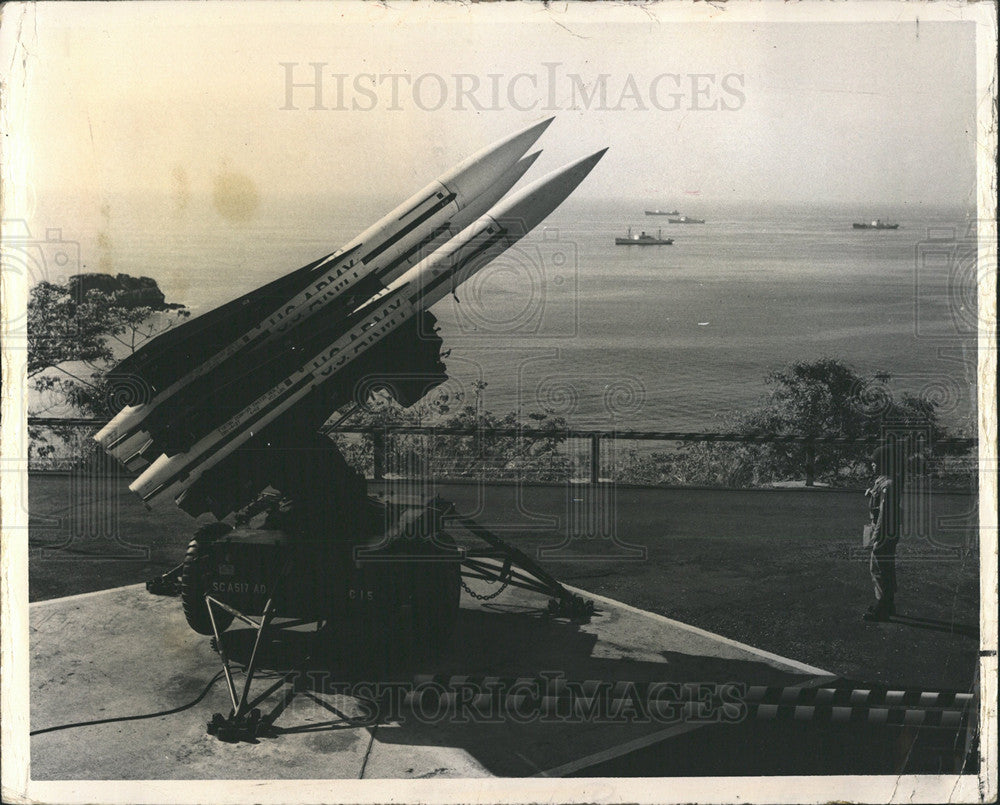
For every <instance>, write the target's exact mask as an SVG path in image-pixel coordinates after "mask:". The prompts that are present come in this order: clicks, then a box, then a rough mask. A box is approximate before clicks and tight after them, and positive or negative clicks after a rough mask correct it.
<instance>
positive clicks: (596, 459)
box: [590, 433, 601, 484]
mask: <svg viewBox="0 0 1000 805" xmlns="http://www.w3.org/2000/svg"><path fill="white" fill-rule="evenodd" d="M600 480H601V437H600V435H599V434H596V433H594V434H591V436H590V483H592V484H598V483H600Z"/></svg>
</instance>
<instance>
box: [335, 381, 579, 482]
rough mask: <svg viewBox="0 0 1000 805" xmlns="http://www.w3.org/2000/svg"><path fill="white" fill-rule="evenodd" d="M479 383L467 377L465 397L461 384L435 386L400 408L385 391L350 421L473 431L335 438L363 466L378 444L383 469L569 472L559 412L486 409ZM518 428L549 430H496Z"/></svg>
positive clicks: (541, 476)
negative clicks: (527, 433)
mask: <svg viewBox="0 0 1000 805" xmlns="http://www.w3.org/2000/svg"><path fill="white" fill-rule="evenodd" d="M486 386H487V384H486V383H485V382H483V381H477V382H475V383H473V384H472V396H471V398H470V397H468V396H467V395H466V393H465V392H462V391H460V392H449V391H447V390H446V389H439V390H437V391H436V392H433V393H432V394H431V395H429V396H428V397H427V398H425V399H424V400H421V401H420V402H418V403H417V404H416V405H413V406H411V407H410V408H402V407H401V406H400V405H399V404H398V403H396V402H395V401H394V400H392V399H391V398H387V397H383V398H379V399H376V400H374V401H373V402H372V403H371V404H370V405H368V406H365V407H364V408H363V409H361V410H360V411H359V413H358V415H357V416H356V417H355V418H353V419H352V421H351V424H350V426H351V427H357V428H367V427H372V428H383V427H392V426H405V425H423V426H433V427H438V428H468V429H475V430H476V431H477V433H476V435H474V436H445V435H435V436H430V435H423V434H412V435H411V434H395V435H392V434H385V436H384V437H383V438H379V439H378V441H377V442H373V441H372V440H370V439H366V440H363V441H359V440H356V439H355V440H352V439H349V438H347V437H344V436H339V437H338V438H337V442H338V445H339V446H340V448H341V450H342V452H343V453H344V455H345V457H346V458H347V459H348V461H350V462H351V463H353V464H354V465H355V466H356V467H359V468H361V469H365V470H366V471H368V472H369V473H370V472H371V469H372V466H373V463H374V461H375V455H374V450H375V449H376V446H375V445H376V443H377V444H378V445H379V447H380V448H381V456H380V461H381V462H382V469H383V471H384V472H385V473H386V475H387V476H406V477H411V478H420V477H423V478H429V477H438V478H445V477H447V478H470V477H471V478H475V477H486V478H496V479H502V478H512V479H513V478H531V479H532V480H563V479H565V478H566V477H567V476H568V474H569V473H570V472H571V471H572V459H571V458H570V457H569V456H567V455H566V454H565V452H564V451H563V450H562V449H561V445H562V444H563V443H564V442H565V440H566V437H565V433H566V430H567V429H568V424H567V422H566V420H565V418H564V417H560V416H555V415H554V414H553V413H552V411H551V410H543V411H533V412H530V413H528V414H527V416H526V419H525V420H522V419H519V418H518V415H517V413H515V412H513V411H510V412H508V413H506V414H503V415H501V414H496V413H493V412H491V411H487V410H485V407H484V405H483V391H484V390H485V388H486ZM519 427H528V428H531V429H532V430H543V431H546V432H547V434H549V433H550V434H551V435H545V436H542V437H538V436H534V437H531V438H519V437H517V436H505V435H502V434H499V433H497V432H496V431H498V430H509V429H517V428H519Z"/></svg>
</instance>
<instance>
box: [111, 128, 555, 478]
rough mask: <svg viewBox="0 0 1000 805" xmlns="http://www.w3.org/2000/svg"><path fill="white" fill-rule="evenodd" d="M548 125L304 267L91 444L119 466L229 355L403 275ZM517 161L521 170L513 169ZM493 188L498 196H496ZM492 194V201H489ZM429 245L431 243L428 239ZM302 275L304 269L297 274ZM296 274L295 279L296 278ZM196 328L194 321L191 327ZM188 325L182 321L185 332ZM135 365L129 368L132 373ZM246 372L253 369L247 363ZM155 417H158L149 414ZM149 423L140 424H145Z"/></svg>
mask: <svg viewBox="0 0 1000 805" xmlns="http://www.w3.org/2000/svg"><path fill="white" fill-rule="evenodd" d="M551 121H552V118H549V119H548V120H545V121H542V122H541V123H537V124H535V125H533V126H530V127H528V128H527V129H524V130H523V131H520V132H517V133H515V134H513V135H510V136H508V137H506V138H504V139H503V140H501V141H500V142H499V143H496V144H494V145H492V146H489V147H487V148H484V149H482V150H480V151H478V152H477V153H475V154H473V155H472V156H470V157H468V158H467V159H465V160H463V161H462V162H461V163H459V164H458V165H456V166H455V167H454V168H452V169H451V170H449V171H448V172H447V173H445V174H444V175H442V176H441V177H439V178H438V179H436V180H435V181H433V182H431V183H430V184H429V185H427V187H425V188H424V189H423V190H421V191H420V192H419V193H417V194H415V195H414V196H412V197H410V198H409V199H408V200H407V201H405V202H404V203H403V204H401V205H400V206H399V207H397V208H396V209H395V210H393V211H392V212H390V213H389V214H388V215H386V216H384V217H383V218H382V219H381V220H379V221H378V222H377V223H375V224H373V225H372V226H371V227H369V228H368V229H367V230H365V231H364V232H362V233H361V234H360V235H358V236H357V237H356V238H354V240H352V241H350V242H349V243H348V244H347V245H345V246H344V247H343V248H342V249H341V250H339V251H338V252H336V253H334V254H333V255H331V256H329V257H328V258H325V259H324V260H322V261H319V262H318V263H317V264H313V265H311V266H307V267H306V268H308V269H309V271H310V274H312V275H314V276H315V278H314V279H313V281H312V282H311V283H310V284H309V285H308V286H307V287H305V288H304V289H301V290H299V291H298V292H297V293H295V294H294V295H293V296H292V297H291V298H289V299H287V301H285V302H284V303H283V304H281V305H280V307H278V308H277V309H275V310H273V311H271V312H270V314H269V315H267V317H266V318H265V319H264V320H263V321H259V322H256V323H255V326H253V327H252V328H250V329H248V330H246V331H245V332H243V333H242V334H240V335H238V336H237V337H235V338H233V339H232V340H231V341H229V342H228V344H227V345H226V346H225V347H224V348H222V349H221V350H219V351H218V352H216V353H215V354H214V355H211V356H210V357H208V358H207V359H205V360H203V361H202V362H200V363H199V364H198V365H197V366H195V367H193V368H191V369H190V370H189V371H187V372H185V373H184V374H182V375H180V376H179V377H176V378H174V379H172V381H171V382H170V383H169V385H167V386H166V387H165V388H163V389H162V390H159V389H158V390H157V393H156V394H155V396H154V397H153V398H152V400H150V401H149V402H147V403H142V404H139V405H135V406H127V407H125V408H123V409H122V410H121V411H120V412H119V413H118V414H117V415H116V416H115V417H114V418H113V419H112V420H111V421H110V422H109V423H108V424H107V425H106V426H105V427H104V428H102V429H101V430H100V431H99V432H98V433H97V434H96V435H95V436H94V439H95V440H96V441H97V442H98V443H99V444H101V446H102V447H104V449H105V450H106V451H107V452H108V453H110V454H111V455H112V456H114V457H115V458H118V459H121V460H126V459H130V458H131V457H133V456H135V455H136V454H137V453H138V452H139V451H142V450H143V449H147V450H148V448H149V443H150V442H151V441H152V440H153V435H152V430H153V429H155V427H156V426H157V424H160V423H162V422H164V421H166V420H169V419H170V417H171V413H170V411H169V406H164V403H166V402H167V401H168V400H171V399H172V398H174V397H175V395H177V394H178V393H179V392H182V391H183V390H185V389H187V388H188V387H189V386H190V385H191V384H192V383H193V382H194V381H195V380H197V379H198V378H200V377H203V376H205V375H206V374H208V373H210V372H212V371H214V370H216V369H218V368H219V367H220V366H222V365H223V364H225V363H226V362H227V361H230V360H232V359H233V358H234V357H235V356H237V355H239V354H241V353H245V352H246V351H248V350H252V349H254V348H257V347H260V346H262V345H265V344H266V343H268V342H269V341H271V340H273V339H274V338H277V337H280V336H281V335H282V334H284V333H287V332H289V331H290V330H291V329H293V328H294V327H296V326H297V325H299V324H301V323H302V322H304V321H306V320H307V319H309V318H310V317H312V316H314V315H315V314H317V313H319V312H320V311H324V310H325V309H326V308H328V306H329V305H331V304H332V303H333V302H335V300H337V299H338V298H341V297H343V296H344V295H345V294H348V293H350V292H351V291H352V289H353V290H362V289H363V287H364V285H365V282H366V280H367V281H368V285H367V289H365V290H366V293H365V296H370V295H371V293H373V292H375V291H376V290H378V287H379V286H378V285H374V286H373V285H372V278H374V282H376V283H379V282H380V281H384V280H385V278H387V277H388V278H391V277H392V276H394V275H398V274H399V273H401V272H402V271H405V270H406V269H407V268H408V267H409V265H412V263H409V262H408V258H407V255H409V256H410V257H411V258H412V256H413V255H414V254H415V253H416V252H414V250H415V249H416V250H417V252H419V249H420V248H421V244H424V243H425V242H427V241H428V238H429V237H431V236H432V235H434V236H436V235H437V234H440V233H441V232H442V231H443V228H444V227H446V226H447V224H448V222H449V221H450V220H451V219H453V218H454V217H455V215H456V214H458V213H461V211H462V210H464V209H467V208H468V207H469V206H470V205H472V204H474V203H475V201H476V199H478V198H479V197H481V196H484V195H485V196H486V201H489V200H491V199H493V200H495V199H496V198H499V197H500V196H502V195H503V193H506V191H507V190H509V189H510V187H512V186H513V184H514V183H515V182H516V181H517V180H518V179H519V178H520V177H521V176H522V175H523V174H524V171H525V170H527V168H528V167H529V166H530V164H531V161H533V158H531V159H529V160H528V161H526V160H522V157H523V156H524V154H525V153H526V152H527V150H528V148H530V147H531V145H532V144H533V143H534V142H535V141H536V140H537V139H538V137H539V136H541V133H542V132H543V131H544V130H545V128H547V127H548V125H549V123H551ZM519 161H520V162H521V163H522V164H520V165H519ZM501 188H502V189H503V190H502V192H500V190H501ZM498 192H499V196H497V195H496V194H497V193H498ZM432 239H433V238H432ZM302 271H304V269H303V270H302ZM296 273H299V272H296ZM196 321H197V320H196ZM192 324H195V322H190V323H189V324H188V325H185V327H187V326H190V325H192ZM139 363H140V361H136V362H135V364H136V365H137V366H138V365H139ZM248 365H249V366H252V365H253V364H252V363H250V364H248ZM157 412H159V413H157ZM157 416H158V419H156V418H154V419H152V421H151V422H147V420H149V419H150V418H151V417H157Z"/></svg>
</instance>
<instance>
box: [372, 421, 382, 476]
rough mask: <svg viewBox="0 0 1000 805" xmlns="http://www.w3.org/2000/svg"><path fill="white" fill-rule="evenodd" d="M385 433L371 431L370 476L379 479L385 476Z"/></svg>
mask: <svg viewBox="0 0 1000 805" xmlns="http://www.w3.org/2000/svg"><path fill="white" fill-rule="evenodd" d="M384 464H385V434H384V433H382V432H381V431H372V478H374V479H375V480H376V481H381V480H383V479H384V477H385V466H384Z"/></svg>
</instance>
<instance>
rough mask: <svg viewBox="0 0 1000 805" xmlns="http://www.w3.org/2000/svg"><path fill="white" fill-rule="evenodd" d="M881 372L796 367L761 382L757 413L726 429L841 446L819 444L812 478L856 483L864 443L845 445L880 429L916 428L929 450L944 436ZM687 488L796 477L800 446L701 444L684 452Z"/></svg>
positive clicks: (916, 401) (826, 364)
mask: <svg viewBox="0 0 1000 805" xmlns="http://www.w3.org/2000/svg"><path fill="white" fill-rule="evenodd" d="M891 380H892V376H891V374H889V373H888V372H874V373H872V374H868V375H864V374H861V373H859V372H858V371H857V370H855V369H853V368H852V367H850V366H849V365H848V364H846V363H844V362H842V361H840V360H837V359H834V358H821V359H819V360H816V361H812V362H807V361H800V362H797V363H793V364H791V365H790V366H787V367H785V368H783V369H779V370H777V371H773V372H771V373H770V374H768V375H767V377H766V378H765V382H766V383H767V384H768V385H769V386H770V387H771V392H770V394H769V395H768V398H767V400H766V401H765V402H764V404H763V405H761V406H760V407H759V408H756V409H754V410H751V411H746V412H742V413H740V414H737V415H735V416H733V417H731V418H729V419H728V420H727V421H726V427H727V429H729V430H732V431H734V432H736V433H739V434H745V435H760V436H810V437H814V438H816V439H818V440H819V439H831V438H832V439H834V440H836V439H844V440H845V442H844V443H842V444H838V443H836V442H833V443H822V442H821V443H820V444H819V445H818V446H817V449H816V452H815V474H816V478H817V479H820V480H826V481H829V482H838V481H849V480H857V479H860V478H863V477H864V476H865V475H866V474H867V473H868V461H867V458H868V456H869V454H870V453H871V450H872V447H871V444H870V443H869V444H865V443H864V442H862V441H856V442H851V441H848V440H863V439H877V438H879V437H880V436H882V435H883V431H884V430H885V429H886V428H891V429H895V430H910V431H912V430H914V429H917V430H919V431H920V432H921V433H923V434H924V435H926V437H927V441H928V442H929V443H933V442H934V441H936V440H938V439H941V438H943V437H946V436H947V435H948V434H947V431H946V429H945V427H944V426H943V425H942V424H941V422H940V420H939V418H938V413H937V408H936V406H935V404H934V403H933V402H932V401H930V400H926V399H923V398H921V397H916V396H914V395H912V394H909V393H906V392H904V393H902V394H899V395H894V394H893V393H892V391H891V389H890V387H889V383H890V382H891ZM682 463H683V464H684V465H685V466H684V470H685V474H687V475H689V476H691V475H700V476H701V477H700V478H692V479H691V480H689V482H691V483H693V482H702V483H709V482H715V483H724V484H726V485H728V486H746V485H756V484H759V483H767V482H769V481H775V480H787V479H792V478H801V477H802V475H803V471H804V468H805V463H806V446H805V445H804V444H802V443H792V442H790V443H785V444H780V443H778V444H759V445H756V444H755V445H749V444H747V445H744V444H731V443H730V444H723V443H719V444H705V445H698V446H696V447H693V448H690V449H688V450H687V451H685V453H684V460H683V462H682Z"/></svg>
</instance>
